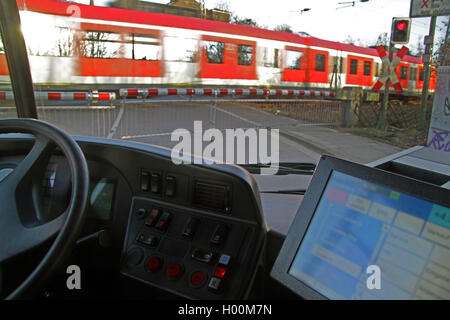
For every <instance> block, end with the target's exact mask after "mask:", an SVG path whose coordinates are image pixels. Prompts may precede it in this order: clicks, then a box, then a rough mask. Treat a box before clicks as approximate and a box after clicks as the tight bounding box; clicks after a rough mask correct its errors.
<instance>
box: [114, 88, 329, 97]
mask: <svg viewBox="0 0 450 320" xmlns="http://www.w3.org/2000/svg"><path fill="white" fill-rule="evenodd" d="M119 95H120V97H121V98H122V99H126V98H147V97H151V96H171V95H182V96H186V95H187V96H194V95H199V96H206V95H210V96H211V95H217V96H306V97H314V96H324V97H334V92H332V91H318V90H291V89H215V88H214V89H208V88H191V89H185V88H181V89H180V88H152V89H142V88H141V89H120V90H119Z"/></svg>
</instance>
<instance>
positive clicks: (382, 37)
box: [375, 32, 389, 47]
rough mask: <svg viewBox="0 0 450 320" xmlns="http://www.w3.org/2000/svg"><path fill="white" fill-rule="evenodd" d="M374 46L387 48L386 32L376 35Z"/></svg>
mask: <svg viewBox="0 0 450 320" xmlns="http://www.w3.org/2000/svg"><path fill="white" fill-rule="evenodd" d="M375 46H383V47H388V46H389V35H388V33H387V32H383V33H380V34H379V35H378V38H377V41H376V42H375Z"/></svg>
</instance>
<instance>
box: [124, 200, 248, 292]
mask: <svg viewBox="0 0 450 320" xmlns="http://www.w3.org/2000/svg"><path fill="white" fill-rule="evenodd" d="M255 228H256V225H255V224H253V223H251V222H246V221H242V220H240V219H236V218H232V217H230V216H227V215H223V214H214V213H210V212H207V211H200V210H195V209H190V208H185V207H182V206H177V205H171V204H168V203H165V202H162V201H158V200H154V199H148V198H140V197H135V198H134V199H133V203H132V208H131V212H130V217H129V222H128V227H127V234H126V239H125V245H124V248H123V252H122V259H121V272H122V273H123V274H125V275H127V276H130V277H132V278H135V279H137V280H140V281H143V282H145V283H148V284H151V285H153V286H156V287H158V288H161V289H165V290H167V291H170V292H173V293H175V294H178V295H181V296H184V297H188V298H193V299H235V298H239V295H242V286H243V283H246V282H247V281H244V279H246V278H247V277H248V275H247V272H248V268H246V267H245V266H246V265H248V264H249V263H250V260H249V259H251V257H252V256H254V255H252V254H251V252H252V243H254V242H255V241H254V240H255V239H254V238H255V233H256V232H255Z"/></svg>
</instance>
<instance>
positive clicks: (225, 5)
mask: <svg viewBox="0 0 450 320" xmlns="http://www.w3.org/2000/svg"><path fill="white" fill-rule="evenodd" d="M214 7H215V8H216V9H219V10H222V11H228V12H230V11H231V8H230V4H229V2H228V1H226V0H219V1H217V2H216V5H215V6H214Z"/></svg>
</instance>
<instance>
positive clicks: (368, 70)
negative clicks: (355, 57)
mask: <svg viewBox="0 0 450 320" xmlns="http://www.w3.org/2000/svg"><path fill="white" fill-rule="evenodd" d="M371 71H372V62H370V61H364V75H365V76H370V73H371Z"/></svg>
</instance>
